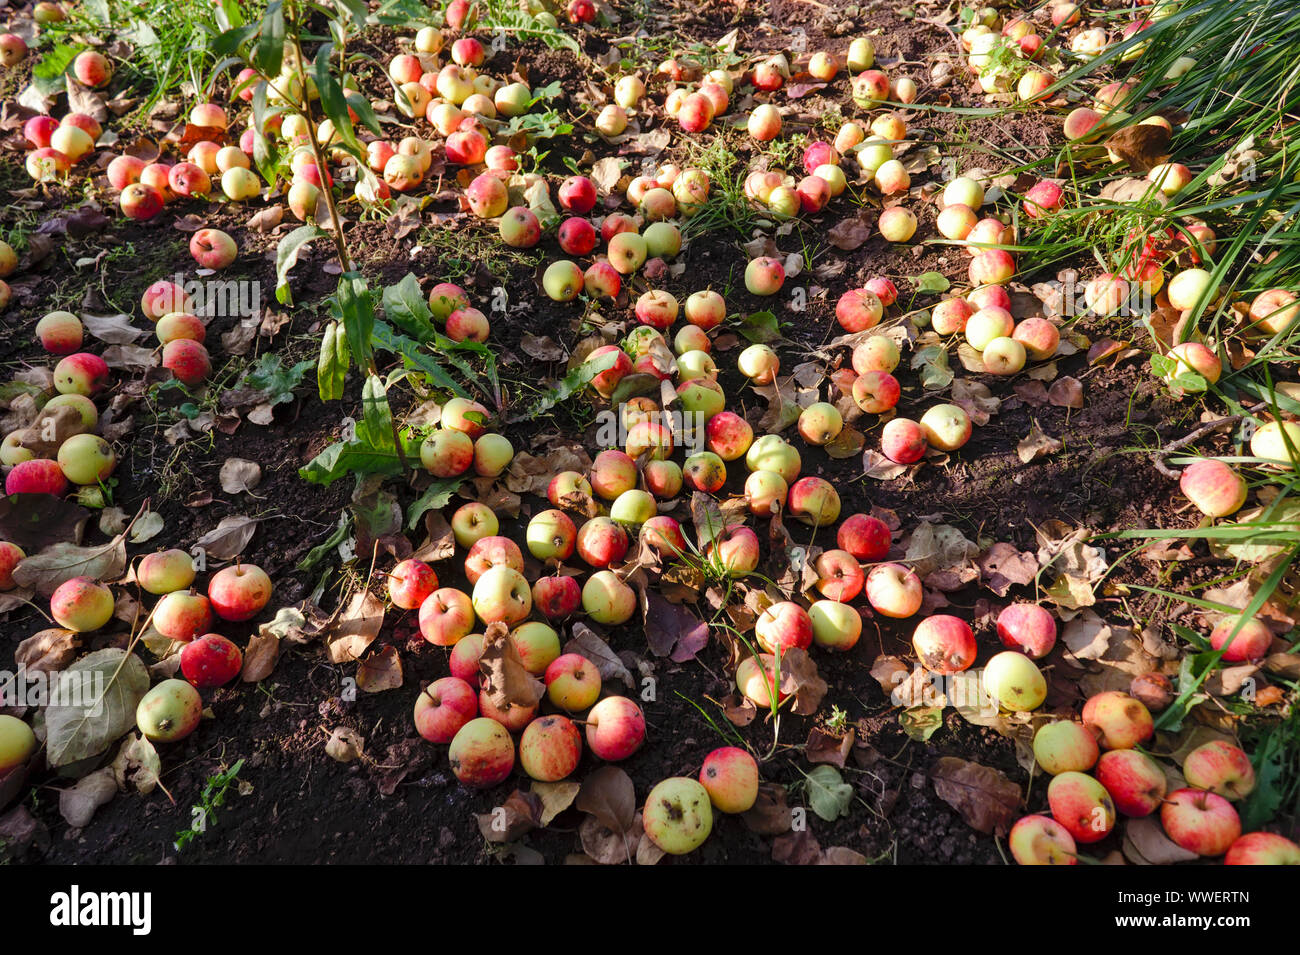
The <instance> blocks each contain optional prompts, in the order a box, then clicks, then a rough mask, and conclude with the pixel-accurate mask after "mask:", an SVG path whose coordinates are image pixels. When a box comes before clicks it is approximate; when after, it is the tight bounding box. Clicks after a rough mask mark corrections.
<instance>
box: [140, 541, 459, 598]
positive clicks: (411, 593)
mask: <svg viewBox="0 0 1300 955" xmlns="http://www.w3.org/2000/svg"><path fill="white" fill-rule="evenodd" d="M178 553H180V554H181V556H182V557H184V558H185V560H186V562H187V563H190V564H191V576H193V566H192V562H190V560H189V556H188V555H187V554H185V553H184V552H183V551H178ZM150 556H152V555H150ZM146 559H147V558H146ZM140 566H141V568H142V569H143V567H144V562H143V561H142V562H141V564H140ZM136 576H137V577H139V576H140V571H136ZM184 586H187V587H188V586H189V584H185V585H184ZM173 589H178V588H173ZM437 589H438V575H437V574H436V573H434V570H433V568H432V567H430V566H429V565H428V564H426V563H425V562H424V561H422V560H414V559H408V560H403V561H401V562H399V563H398V564H397V566H395V567H394V568H393V570H392V572H391V573H389V575H388V599H389V600H391V601H392V602H393V606H394V607H400V608H402V609H403V610H418V609H419V608H420V605H421V604H423V603H424V601H425V600H427V599H428V597H429V595H430V594H431V593H433V592H434V591H435V590H437Z"/></svg>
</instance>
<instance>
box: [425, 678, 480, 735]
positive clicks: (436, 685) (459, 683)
mask: <svg viewBox="0 0 1300 955" xmlns="http://www.w3.org/2000/svg"><path fill="white" fill-rule="evenodd" d="M414 716H415V729H416V732H418V733H419V734H420V735H421V736H423V737H424V738H425V739H427V740H428V741H429V742H430V743H450V742H451V741H452V740H453V739H455V737H456V734H457V733H459V732H460V730H461V728H462V727H463V726H465V724H466V723H468V722H469V721H470V720H472V719H474V718H475V717H477V716H478V693H477V691H476V690H475V689H474V687H472V686H471V685H470V684H468V683H466V682H465V681H464V680H462V679H460V678H458V677H454V676H448V677H443V678H442V679H440V680H435V681H434V682H432V683H430V684H429V685H428V686H426V687H425V688H424V689H423V690H421V691H420V695H419V696H418V697H416V700H415V714H414Z"/></svg>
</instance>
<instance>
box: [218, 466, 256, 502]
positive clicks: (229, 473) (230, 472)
mask: <svg viewBox="0 0 1300 955" xmlns="http://www.w3.org/2000/svg"><path fill="white" fill-rule="evenodd" d="M217 480H219V481H220V482H221V490H223V491H225V492H226V493H227V494H240V493H242V492H244V491H251V490H253V488H255V487H257V485H258V484H260V483H261V482H262V466H261V465H260V464H258V463H257V462H256V461H249V460H247V459H246V458H227V459H226V461H225V463H224V464H222V465H221V472H220V473H219V474H218V475H217Z"/></svg>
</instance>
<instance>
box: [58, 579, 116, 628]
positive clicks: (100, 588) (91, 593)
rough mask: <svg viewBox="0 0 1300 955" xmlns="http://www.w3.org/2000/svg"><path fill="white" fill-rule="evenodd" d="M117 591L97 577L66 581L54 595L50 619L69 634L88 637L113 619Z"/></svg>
mask: <svg viewBox="0 0 1300 955" xmlns="http://www.w3.org/2000/svg"><path fill="white" fill-rule="evenodd" d="M113 607H114V600H113V591H111V590H109V589H108V587H106V586H105V585H104V584H101V583H100V582H99V581H98V580H96V579H95V578H93V577H73V578H71V579H70V580H65V581H64V582H63V583H61V584H59V586H58V587H56V588H55V590H54V593H53V594H51V595H50V616H51V617H53V618H54V622H55V623H57V624H58V625H59V626H60V627H63V628H64V629H65V630H74V631H76V632H77V633H86V632H88V631H91V630H98V629H99V628H100V627H102V626H104V624H106V623H108V622H109V621H110V620H112V619H113Z"/></svg>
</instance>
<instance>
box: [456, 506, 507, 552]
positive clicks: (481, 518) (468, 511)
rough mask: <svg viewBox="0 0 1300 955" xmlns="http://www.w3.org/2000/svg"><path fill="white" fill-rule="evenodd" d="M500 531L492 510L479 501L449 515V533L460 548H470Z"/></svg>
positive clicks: (459, 508)
mask: <svg viewBox="0 0 1300 955" xmlns="http://www.w3.org/2000/svg"><path fill="white" fill-rule="evenodd" d="M500 529H501V526H500V522H499V521H498V520H497V516H496V514H495V513H493V511H492V508H490V507H488V506H487V505H486V504H484V503H482V502H481V501H470V502H469V503H467V504H462V505H461V506H460V507H458V508H456V511H455V512H454V513H453V514H452V515H451V531H452V534H454V535H455V537H456V544H457V545H458V546H460V547H472V546H474V544H476V543H477V542H478V541H480V540H482V539H483V538H485V537H494V536H496V534H497V532H498V531H499V530H500Z"/></svg>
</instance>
